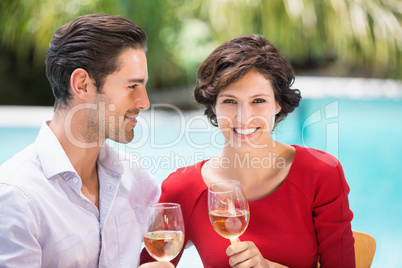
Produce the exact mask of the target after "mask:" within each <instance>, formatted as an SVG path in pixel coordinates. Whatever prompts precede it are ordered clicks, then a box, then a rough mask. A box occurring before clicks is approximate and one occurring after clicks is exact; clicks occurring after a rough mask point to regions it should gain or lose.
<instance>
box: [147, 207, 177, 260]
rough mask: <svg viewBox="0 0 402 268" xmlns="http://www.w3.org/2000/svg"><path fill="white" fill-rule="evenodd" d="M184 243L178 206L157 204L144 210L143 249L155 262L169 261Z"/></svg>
mask: <svg viewBox="0 0 402 268" xmlns="http://www.w3.org/2000/svg"><path fill="white" fill-rule="evenodd" d="M183 243H184V221H183V214H182V212H181V208H180V205H179V204H176V203H158V204H152V205H149V206H148V207H147V208H146V232H145V234H144V244H145V248H146V250H147V251H148V253H149V255H151V256H152V257H153V258H154V259H155V260H157V261H170V260H172V259H173V258H175V257H176V256H177V255H178V254H179V252H180V251H181V249H182V247H183Z"/></svg>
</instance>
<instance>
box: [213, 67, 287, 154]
mask: <svg viewBox="0 0 402 268" xmlns="http://www.w3.org/2000/svg"><path fill="white" fill-rule="evenodd" d="M280 110H281V107H280V106H279V105H278V103H277V102H276V100H275V97H274V91H273V88H272V85H271V81H270V80H268V79H266V78H265V76H264V75H262V74H260V73H259V72H257V71H255V70H251V71H249V72H248V73H247V74H246V75H245V76H244V77H243V78H241V79H240V80H238V81H237V82H235V83H233V84H230V85H229V86H228V87H227V88H225V89H223V90H221V91H220V92H219V94H218V96H217V99H216V104H215V107H214V112H215V114H216V116H217V121H218V126H219V128H220V130H221V131H222V133H223V135H224V137H225V143H226V145H229V146H231V147H234V148H239V149H240V148H241V149H254V148H264V147H267V146H268V142H269V141H270V139H271V136H270V133H271V131H272V129H273V127H274V123H275V115H276V114H277V113H279V112H280Z"/></svg>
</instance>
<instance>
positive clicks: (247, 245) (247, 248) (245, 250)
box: [226, 241, 286, 268]
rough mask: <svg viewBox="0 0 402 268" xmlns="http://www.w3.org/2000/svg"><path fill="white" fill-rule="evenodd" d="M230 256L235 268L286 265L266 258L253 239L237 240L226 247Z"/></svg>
mask: <svg viewBox="0 0 402 268" xmlns="http://www.w3.org/2000/svg"><path fill="white" fill-rule="evenodd" d="M226 254H227V255H228V256H229V257H230V258H229V264H230V266H231V267H235V268H246V267H261V268H276V267H278V268H279V267H286V266H283V265H281V264H279V263H275V262H271V261H268V260H266V259H265V258H264V257H263V256H262V255H261V252H260V250H259V249H258V248H257V247H256V245H255V244H254V243H253V242H251V241H243V242H235V243H233V244H231V245H230V246H229V247H228V248H227V249H226Z"/></svg>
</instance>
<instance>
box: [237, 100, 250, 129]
mask: <svg viewBox="0 0 402 268" xmlns="http://www.w3.org/2000/svg"><path fill="white" fill-rule="evenodd" d="M252 115H253V112H252V109H251V107H250V106H249V105H247V103H241V102H239V104H238V105H237V118H236V119H237V121H238V123H240V124H241V125H246V124H248V123H249V122H250V121H251V117H252Z"/></svg>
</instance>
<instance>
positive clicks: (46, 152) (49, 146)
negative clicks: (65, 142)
mask: <svg viewBox="0 0 402 268" xmlns="http://www.w3.org/2000/svg"><path fill="white" fill-rule="evenodd" d="M48 122H49V121H48ZM48 122H44V123H43V124H42V127H41V129H40V131H39V134H38V136H37V138H36V140H35V145H36V148H37V151H38V155H39V159H40V161H41V164H42V169H43V173H44V174H45V176H46V178H48V179H49V178H51V177H53V176H55V175H57V174H60V173H64V172H73V173H77V172H76V171H75V169H74V167H73V165H72V164H71V162H70V159H69V158H68V157H67V155H66V153H65V151H64V149H63V147H62V146H61V144H60V142H59V140H58V139H57V137H56V135H54V133H53V131H52V130H51V129H50V128H49V126H48ZM123 159H124V157H123V156H122V155H120V154H119V152H118V151H116V150H115V149H113V148H112V147H110V146H109V145H107V144H105V145H103V146H102V147H101V148H100V150H99V156H98V162H99V163H100V164H101V165H102V166H103V167H104V168H106V169H108V170H109V171H111V172H112V173H114V174H112V175H114V176H121V175H122V174H123V172H124V167H123V165H122V163H121V160H123Z"/></svg>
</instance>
